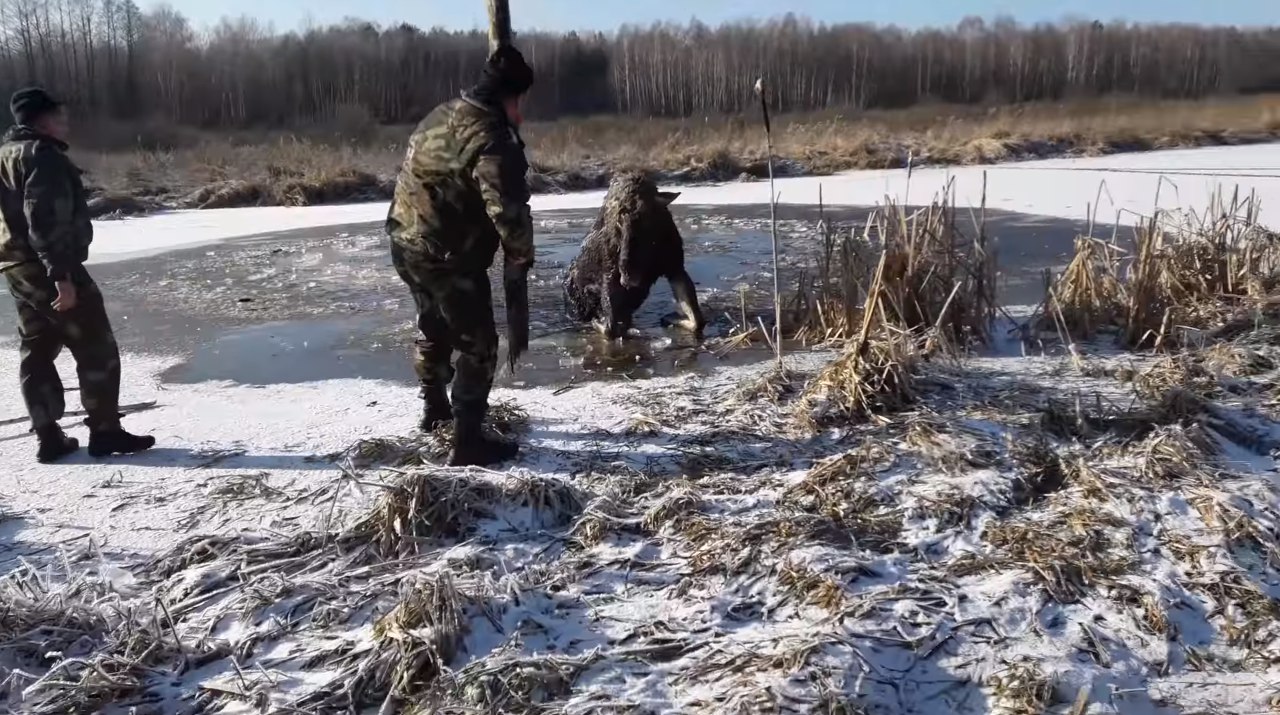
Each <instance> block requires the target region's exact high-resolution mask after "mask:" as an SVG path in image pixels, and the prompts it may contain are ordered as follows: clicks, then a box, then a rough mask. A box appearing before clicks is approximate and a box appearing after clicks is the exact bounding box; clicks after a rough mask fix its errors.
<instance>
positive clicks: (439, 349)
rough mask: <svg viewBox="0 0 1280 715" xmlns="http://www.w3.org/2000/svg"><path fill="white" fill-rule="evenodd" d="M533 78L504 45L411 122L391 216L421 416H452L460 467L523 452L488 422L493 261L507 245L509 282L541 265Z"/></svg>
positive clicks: (494, 338) (428, 421) (493, 358)
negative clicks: (525, 132)
mask: <svg viewBox="0 0 1280 715" xmlns="http://www.w3.org/2000/svg"><path fill="white" fill-rule="evenodd" d="M532 86H533V70H532V69H531V68H530V67H529V65H528V64H527V63H526V62H525V60H524V57H523V56H522V55H521V54H520V52H519V51H518V50H516V49H515V48H514V47H511V46H506V45H504V46H502V47H499V48H498V49H497V50H495V51H494V52H493V53H492V54H491V55H490V56H489V59H488V60H487V61H486V63H485V67H484V73H483V75H482V77H481V79H480V81H479V82H478V83H477V84H476V86H475V87H473V88H471V89H470V90H468V91H466V92H463V94H462V96H461V97H460V98H458V99H454V100H451V101H448V102H445V103H444V104H442V105H440V106H439V107H436V108H435V109H434V110H433V111H432V112H431V113H430V114H428V115H427V117H426V118H425V119H423V120H422V122H421V123H420V124H419V125H418V127H417V129H415V130H414V132H413V135H412V136H411V137H410V138H409V148H408V152H407V154H406V156H405V160H404V164H403V165H402V166H401V169H400V174H399V177H398V179H397V181H396V190H395V197H394V199H393V200H392V202H391V209H390V212H389V213H388V215H387V233H388V234H390V236H391V258H392V262H393V264H394V265H395V268H396V272H397V273H398V274H399V275H400V278H401V279H402V280H403V281H404V282H405V283H406V284H407V285H408V286H409V289H410V291H411V292H412V293H413V300H414V303H415V304H416V306H417V313H418V330H419V331H420V332H421V335H420V337H419V339H418V340H417V354H416V358H415V362H414V366H415V369H416V371H417V375H418V380H419V382H420V384H421V386H422V398H423V400H424V407H423V418H422V424H421V426H422V429H423V430H426V431H430V430H433V429H435V428H436V427H438V426H440V425H442V424H444V423H446V422H448V421H449V420H450V419H452V420H453V425H454V442H453V451H452V454H451V456H450V459H449V463H450V464H451V465H453V466H470V465H475V466H487V465H493V464H498V463H500V462H505V461H507V460H510V459H513V458H515V456H516V454H517V453H518V452H519V447H518V446H517V445H516V444H514V443H511V442H507V441H505V440H500V439H497V438H495V437H491V436H489V435H486V434H485V433H484V430H483V424H484V418H485V414H486V413H487V412H488V409H489V391H490V389H491V387H492V385H493V377H494V374H495V372H496V370H497V364H498V334H497V330H496V328H495V326H494V318H493V297H492V294H491V289H490V287H489V276H488V270H489V268H490V267H491V266H492V265H493V259H494V256H495V255H496V254H497V250H498V247H499V246H501V247H502V252H503V259H504V277H505V279H506V280H507V281H511V280H513V279H515V280H517V281H523V280H525V279H526V278H527V275H528V272H529V268H530V266H532V265H533V218H532V215H531V213H530V210H529V185H528V182H527V180H526V176H525V175H526V173H527V172H528V170H529V163H528V160H527V159H526V157H525V151H524V142H523V141H522V140H521V138H520V133H519V126H520V123H521V115H520V104H521V100H522V99H523V97H524V95H525V94H526V93H527V92H528V91H529V89H530V87H532ZM527 315H528V313H527V310H526V311H525V318H524V321H525V323H526V325H524V326H521V327H522V328H523V330H524V331H525V332H526V334H527V330H528V325H527V322H528V317H527ZM455 351H456V352H457V353H458V360H457V365H456V368H457V369H456V372H455V369H454V366H453V365H451V364H450V363H451V360H452V358H453V353H454V352H455ZM450 384H452V388H453V401H452V403H450V400H449V394H448V388H449V386H450Z"/></svg>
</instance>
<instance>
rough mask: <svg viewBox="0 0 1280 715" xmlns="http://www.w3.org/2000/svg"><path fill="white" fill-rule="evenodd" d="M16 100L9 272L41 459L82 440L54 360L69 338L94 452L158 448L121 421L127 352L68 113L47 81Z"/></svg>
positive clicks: (9, 162)
mask: <svg viewBox="0 0 1280 715" xmlns="http://www.w3.org/2000/svg"><path fill="white" fill-rule="evenodd" d="M9 106H10V110H11V111H12V112H13V118H14V122H15V126H14V127H13V128H12V129H10V130H9V132H8V134H7V135H6V136H5V139H4V144H3V145H0V214H2V218H3V221H0V272H3V273H4V277H5V279H6V282H7V283H8V284H9V292H10V293H12V294H13V297H14V300H15V301H16V302H17V308H18V336H19V338H20V339H21V345H20V348H19V349H20V352H21V358H20V360H21V361H20V363H19V366H18V375H19V379H20V381H21V385H22V398H23V401H24V402H26V406H27V413H28V414H29V415H30V416H31V426H32V429H33V431H34V432H35V433H36V437H37V438H38V439H39V443H40V445H39V450H38V452H37V454H36V458H37V459H38V460H39V461H41V462H54V461H57V460H59V459H61V458H63V457H66V456H67V455H69V454H71V453H73V452H75V451H76V450H77V449H79V448H80V443H79V442H78V441H77V440H75V439H73V438H71V437H68V436H66V434H64V433H63V431H62V429H61V427H59V426H58V421H59V420H61V419H62V417H63V415H64V412H65V407H66V406H65V404H64V399H63V388H62V380H61V378H60V377H59V376H58V370H57V368H56V367H55V366H54V360H55V359H57V357H58V354H59V353H60V352H62V348H63V347H64V346H65V347H66V348H68V349H69V350H70V351H71V354H72V356H73V357H75V361H76V370H77V372H78V373H79V376H80V398H81V401H82V403H83V404H84V409H85V412H86V413H87V415H88V418H87V419H86V420H85V424H87V425H88V426H89V454H90V455H92V456H94V457H105V456H108V455H111V454H128V453H133V452H140V451H142V450H145V449H149V448H151V447H152V446H153V445H154V444H155V439H153V438H151V437H138V436H135V435H131V434H129V433H128V432H125V431H124V429H123V428H121V426H120V414H119V408H120V353H119V350H118V349H117V347H116V340H115V336H114V335H113V333H112V331H111V322H110V321H109V320H108V319H107V313H106V308H105V306H104V304H103V300H102V293H101V291H99V290H98V286H97V284H95V283H94V281H93V279H92V278H90V277H89V273H88V271H86V270H85V268H84V262H85V261H86V260H88V258H89V244H90V243H91V242H92V241H93V224H92V223H90V221H89V208H88V206H87V204H86V201H85V189H84V184H83V182H82V181H81V178H80V170H79V169H78V168H77V167H76V166H75V164H73V163H72V162H71V159H70V158H69V157H68V156H67V154H66V151H67V144H66V137H67V134H68V124H67V116H66V112H65V110H64V109H63V107H62V105H61V104H60V103H59V102H58V101H56V100H54V99H53V98H52V97H50V96H49V94H48V93H46V92H45V91H44V90H42V89H39V88H28V89H23V90H19V91H18V92H16V93H15V94H14V95H13V98H12V99H11V101H10V103H9Z"/></svg>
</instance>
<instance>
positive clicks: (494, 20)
mask: <svg viewBox="0 0 1280 715" xmlns="http://www.w3.org/2000/svg"><path fill="white" fill-rule="evenodd" d="M486 2H487V3H488V5H489V53H490V54H492V53H493V51H494V50H496V49H498V48H499V47H501V46H503V45H510V44H511V3H510V2H509V1H508V0H486Z"/></svg>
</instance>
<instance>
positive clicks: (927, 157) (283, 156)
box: [77, 96, 1280, 207]
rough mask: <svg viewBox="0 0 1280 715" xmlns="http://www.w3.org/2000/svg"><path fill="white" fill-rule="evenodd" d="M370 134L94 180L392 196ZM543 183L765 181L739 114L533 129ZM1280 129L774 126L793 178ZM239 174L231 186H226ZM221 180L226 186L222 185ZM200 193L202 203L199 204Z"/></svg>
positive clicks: (225, 150)
mask: <svg viewBox="0 0 1280 715" xmlns="http://www.w3.org/2000/svg"><path fill="white" fill-rule="evenodd" d="M375 129H376V131H363V130H362V131H361V132H359V137H358V138H357V140H356V141H353V140H351V139H350V138H346V139H344V138H342V137H340V136H336V135H335V136H330V135H328V134H325V135H323V136H321V135H317V134H315V133H314V132H307V131H300V132H298V133H295V134H282V133H275V134H268V133H261V134H258V135H253V134H247V133H238V134H234V135H212V134H199V135H193V136H190V137H184V139H183V141H181V142H178V143H172V144H173V145H172V146H171V147H170V148H161V149H148V150H126V151H112V152H94V151H81V152H79V153H78V156H77V159H78V160H79V161H80V162H81V164H82V165H84V166H85V168H86V169H87V170H88V171H89V181H90V183H91V184H92V185H94V186H96V187H101V188H102V189H104V190H106V191H109V192H113V193H116V194H120V195H128V196H132V197H148V198H163V199H164V201H163V203H167V204H174V205H183V206H190V207H199V206H206V207H213V206H232V205H236V206H244V205H258V204H276V203H279V204H281V205H308V204H314V203H320V202H329V201H355V200H370V199H373V198H386V197H387V196H389V193H388V192H389V190H390V186H391V182H392V181H393V180H394V178H395V173H396V171H397V169H398V166H399V163H400V161H401V159H402V157H403V152H404V146H405V141H406V140H407V138H408V136H409V133H410V131H411V127H407V126H406V127H380V128H375ZM524 134H525V139H526V141H527V142H528V143H529V147H530V151H529V153H530V157H531V160H532V163H533V166H534V168H533V172H532V174H531V179H530V183H531V185H532V187H533V189H534V190H535V191H542V192H557V191H571V190H581V189H591V188H601V187H603V186H606V185H607V183H608V181H609V179H610V177H611V176H612V175H613V174H614V173H616V172H619V171H626V170H640V171H646V172H651V173H653V174H656V175H659V176H660V177H661V178H662V180H663V181H665V182H668V183H681V182H689V181H725V180H733V179H737V178H739V177H744V176H745V177H748V178H761V177H763V176H765V172H766V169H765V162H764V156H763V152H762V150H761V146H760V138H761V136H762V128H761V127H760V126H758V121H757V120H755V119H754V118H753V119H743V118H740V117H714V118H713V117H696V118H689V119H679V120H671V119H638V118H631V117H593V118H585V119H564V120H559V121H555V122H542V123H532V124H530V125H528V126H527V127H526V128H525V132H524ZM1278 134H1280V98H1277V97H1274V96H1256V97H1232V98H1214V99H1210V100H1205V101H1202V102H1178V101H1170V102H1152V101H1150V100H1145V99H1141V100H1140V99H1110V100H1091V101H1076V102H1067V103H1061V104H1058V103H1040V104H1027V105H1019V106H1009V107H997V108H990V107H981V106H938V105H932V106H920V107H915V108H912V109H907V110H894V111H880V110H877V111H867V112H848V113H833V112H826V113H821V114H809V115H795V116H790V117H783V118H781V119H780V120H778V121H775V123H774V135H775V144H776V151H777V153H778V155H779V156H780V157H782V159H781V161H780V162H779V166H778V170H779V172H780V173H782V174H796V173H809V174H825V173H832V172H836V171H842V170H847V169H883V168H896V167H902V166H905V165H906V162H907V157H908V156H914V157H915V162H916V164H917V165H919V164H923V163H928V164H938V165H941V164H950V165H958V164H975V163H988V162H995V161H1010V160H1018V159H1032V158H1045V157H1050V156H1092V155H1099V154H1109V153H1118V152H1125V151H1137V150H1146V149H1161V148H1172V147H1187V146H1203V145H1217V144H1235V143H1246V142H1257V141H1266V140H1271V139H1274V138H1275V137H1276V136H1277V135H1278ZM228 182H232V183H228ZM210 187H216V188H210ZM197 199H203V201H199V200H197Z"/></svg>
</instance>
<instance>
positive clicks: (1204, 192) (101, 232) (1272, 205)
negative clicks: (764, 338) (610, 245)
mask: <svg viewBox="0 0 1280 715" xmlns="http://www.w3.org/2000/svg"><path fill="white" fill-rule="evenodd" d="M984 175H985V177H986V191H987V205H988V206H989V207H990V208H994V209H1002V210H1007V211H1017V212H1022V213H1029V214H1036V215H1042V216H1052V217H1055V218H1065V219H1084V218H1086V217H1087V214H1086V208H1087V207H1089V206H1092V205H1097V207H1098V209H1097V217H1098V220H1099V221H1100V222H1102V223H1104V224H1109V223H1111V222H1113V221H1115V220H1117V219H1118V220H1119V221H1121V222H1122V223H1125V224H1131V223H1133V222H1134V221H1135V219H1136V217H1137V215H1138V214H1150V213H1151V210H1152V208H1153V207H1154V206H1155V205H1156V198H1157V195H1158V196H1159V199H1160V206H1161V207H1162V208H1181V209H1198V210H1201V209H1203V208H1204V207H1205V205H1206V203H1207V202H1208V200H1209V197H1210V196H1211V195H1212V194H1213V193H1214V192H1216V191H1218V190H1219V189H1221V190H1223V191H1226V192H1230V191H1233V190H1234V189H1235V188H1236V187H1239V188H1240V190H1241V192H1242V193H1244V194H1248V193H1249V192H1251V191H1254V192H1257V194H1258V196H1259V198H1261V200H1262V205H1263V220H1264V222H1271V223H1275V222H1277V221H1280V144H1260V145H1251V146H1236V147H1209V148H1202V149H1178V150H1170V151H1158V152H1148V153H1142V154H1118V155H1114V156H1106V157H1098V158H1088V159H1052V160H1046V161H1032V162H1025V163H1018V164H1002V165H996V166H968V167H958V168H926V169H919V170H917V171H915V172H914V173H913V175H912V178H911V186H910V194H908V193H907V188H908V187H907V172H906V171H905V170H886V171H853V172H847V173H843V174H838V175H835V176H823V177H797V178H786V179H780V180H779V181H778V182H777V190H778V199H779V201H780V202H781V203H783V204H816V203H818V189H819V187H821V188H822V196H823V200H824V201H825V202H826V203H827V204H828V205H832V206H871V205H874V204H876V203H879V202H882V201H883V200H884V197H885V196H886V195H888V196H894V197H896V198H898V199H899V200H901V199H902V198H903V197H904V196H905V197H907V198H909V199H910V200H912V201H916V202H925V201H927V200H928V199H929V197H930V196H931V195H932V194H934V193H935V192H937V191H938V190H939V189H940V188H941V187H942V186H943V185H944V184H945V183H946V181H947V180H948V179H951V178H954V179H955V182H956V196H957V199H958V201H957V203H958V204H959V205H960V206H965V205H971V206H977V205H978V204H979V203H980V201H981V199H982V191H983V178H984ZM678 190H679V191H681V192H682V194H681V197H680V199H679V203H680V204H681V205H684V206H697V205H709V206H734V205H748V204H764V203H768V200H769V190H768V188H767V185H766V184H765V183H764V182H750V183H734V184H721V185H715V186H696V187H683V188H678ZM1100 191H1101V194H1100ZM1100 196H1101V200H1099V197H1100ZM603 197H604V192H602V191H588V192H581V193H571V194H561V195H540V196H535V197H534V199H533V207H534V209H535V210H537V211H553V210H560V209H594V208H597V207H599V205H600V201H601V199H602V198H603ZM385 217H386V205H385V204H381V203H371V204H357V205H346V206H318V207H309V208H283V207H265V208H243V209H218V210H208V211H195V210H192V211H174V212H170V213H166V214H161V215H156V216H148V217H144V218H136V219H124V220H113V221H102V222H99V223H97V224H96V230H97V235H98V240H97V242H96V243H95V246H94V255H93V261H95V262H104V261H111V260H121V259H125V258H129V257H133V256H138V255H146V254H154V253H158V252H163V251H166V250H173V249H177V248H186V247H191V246H197V245H203V244H210V243H216V242H218V241H223V240H227V239H232V238H237V237H243V236H252V235H257V234H262V233H274V232H278V231H288V230H293V229H303V228H319V227H323V226H335V225H343V224H352V223H368V222H375V221H381V220H383V219H384V218H385Z"/></svg>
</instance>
